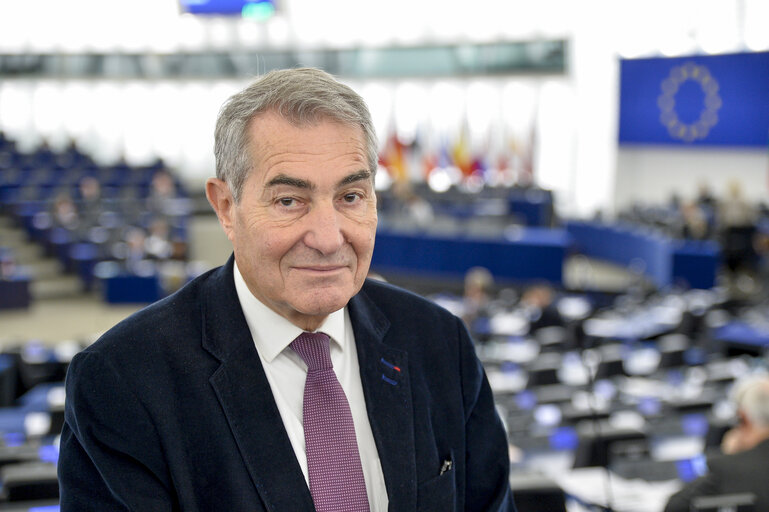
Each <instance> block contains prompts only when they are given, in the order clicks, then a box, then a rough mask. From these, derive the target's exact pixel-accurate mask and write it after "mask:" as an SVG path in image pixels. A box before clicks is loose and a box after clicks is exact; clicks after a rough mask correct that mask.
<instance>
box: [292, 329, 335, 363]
mask: <svg viewBox="0 0 769 512" xmlns="http://www.w3.org/2000/svg"><path fill="white" fill-rule="evenodd" d="M290 346H291V348H292V349H293V351H294V352H296V353H297V354H299V357H301V358H302V360H303V361H304V362H305V364H307V371H315V370H330V369H331V368H333V367H334V365H333V364H332V363H331V348H330V339H329V337H328V336H327V335H326V334H323V333H322V332H303V333H302V334H300V335H299V336H297V337H296V339H295V340H294V341H292V342H291V345H290Z"/></svg>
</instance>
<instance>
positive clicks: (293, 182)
mask: <svg viewBox="0 0 769 512" xmlns="http://www.w3.org/2000/svg"><path fill="white" fill-rule="evenodd" d="M249 132H250V133H249V141H250V144H251V146H250V148H251V154H252V155H254V157H253V164H254V165H253V168H252V170H251V172H250V174H249V176H248V177H247V179H246V181H245V183H244V186H243V190H242V194H241V198H240V203H238V204H237V205H236V204H234V203H232V204H231V205H230V206H229V208H228V209H229V211H230V212H231V214H230V215H229V218H230V221H229V226H228V225H226V222H225V221H224V219H222V223H223V225H224V228H225V231H226V232H227V235H228V237H229V239H230V241H231V242H232V244H233V247H234V251H235V260H236V261H237V263H238V267H239V269H240V271H241V273H242V275H243V278H244V279H245V281H246V284H247V285H248V287H249V289H250V290H251V292H252V293H253V294H254V295H255V296H256V297H257V298H258V299H259V300H260V301H261V302H263V303H264V304H266V305H267V306H268V307H270V308H271V309H273V310H274V311H276V312H277V313H279V314H280V315H282V316H283V317H285V318H287V319H288V320H290V321H292V322H293V323H294V324H295V325H298V326H300V327H302V328H303V329H309V330H314V329H315V328H317V326H318V325H320V323H321V322H322V321H323V319H324V318H325V317H326V316H327V315H328V314H330V313H332V312H334V311H336V310H338V309H341V308H342V307H344V306H345V305H346V304H347V302H348V301H349V300H350V298H351V297H352V296H353V295H355V294H356V293H357V292H358V290H360V288H361V286H362V285H363V281H364V279H365V278H366V274H367V273H368V268H369V264H370V262H371V254H372V252H373V250H374V237H375V233H376V224H377V212H376V196H375V194H374V189H373V179H372V178H373V177H372V175H371V172H370V170H368V164H367V158H366V146H365V143H364V140H363V132H362V130H361V129H360V128H358V127H355V126H348V125H343V124H339V123H335V122H330V121H322V122H320V123H318V124H317V125H314V126H304V127H296V126H293V125H292V124H290V123H289V122H287V121H285V120H283V119H282V118H281V117H279V116H278V115H276V114H273V113H267V114H263V115H261V116H259V117H258V118H257V119H256V120H255V122H252V123H251V126H250V128H249ZM221 218H222V215H221V214H220V219H221Z"/></svg>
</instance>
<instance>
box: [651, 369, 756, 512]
mask: <svg viewBox="0 0 769 512" xmlns="http://www.w3.org/2000/svg"><path fill="white" fill-rule="evenodd" d="M734 401H735V403H736V405H737V417H738V420H739V423H738V425H737V426H736V427H734V428H733V429H731V430H730V431H728V432H727V433H726V435H724V439H723V441H722V443H721V451H722V452H723V455H718V456H716V457H711V458H710V459H709V460H708V472H707V474H705V475H704V476H702V477H700V478H698V479H697V480H694V481H693V482H691V483H689V484H688V485H686V486H684V488H683V489H681V490H680V491H679V492H677V493H676V494H674V495H673V496H671V497H670V500H669V501H668V504H667V507H665V512H689V510H691V508H690V507H691V503H692V501H693V500H694V498H696V497H698V496H709V495H725V494H741V493H752V494H754V495H755V503H754V510H756V511H758V510H769V487H768V486H767V478H769V377H767V376H761V377H751V378H748V379H746V380H744V381H742V382H740V383H738V385H737V386H736V387H735V392H734Z"/></svg>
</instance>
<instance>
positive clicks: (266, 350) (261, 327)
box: [233, 262, 345, 363]
mask: <svg viewBox="0 0 769 512" xmlns="http://www.w3.org/2000/svg"><path fill="white" fill-rule="evenodd" d="M233 277H234V278H235V290H236V291H237V293H238V300H239V301H240V307H241V309H243V315H244V316H245V317H246V323H247V324H248V328H249V330H250V331H251V337H252V338H253V339H254V344H255V345H256V350H257V351H258V352H259V354H261V356H262V357H263V358H264V360H265V361H267V362H268V363H271V362H272V361H273V360H274V359H275V358H276V357H277V356H278V355H279V354H280V353H281V352H283V350H285V349H286V347H288V346H289V345H290V344H291V342H292V341H294V339H296V337H297V336H299V335H300V334H302V332H303V331H302V329H300V328H299V327H297V326H296V325H294V324H292V323H291V322H289V321H288V320H287V319H286V318H284V317H282V316H280V315H279V314H277V313H276V312H275V311H273V310H272V309H270V308H268V307H267V306H266V305H265V304H264V303H262V302H261V301H260V300H259V299H257V298H256V297H254V294H253V293H251V290H249V289H248V285H246V281H245V280H244V279H243V276H242V275H241V273H240V269H239V268H238V263H237V262H235V264H234V265H233ZM344 319H345V308H342V309H339V310H337V311H334V312H333V313H331V314H330V315H328V316H327V317H326V319H325V320H324V321H323V323H322V324H321V325H320V327H318V329H317V331H316V332H323V333H325V334H327V335H328V336H329V337H330V338H331V340H332V341H333V342H334V343H335V344H336V345H337V346H338V347H339V348H340V349H341V350H343V351H344V348H345V347H344V344H345V321H344Z"/></svg>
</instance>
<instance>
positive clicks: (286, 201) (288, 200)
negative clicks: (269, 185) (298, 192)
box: [278, 197, 296, 207]
mask: <svg viewBox="0 0 769 512" xmlns="http://www.w3.org/2000/svg"><path fill="white" fill-rule="evenodd" d="M295 202H296V201H295V200H294V198H292V197H282V198H280V199H279V200H278V203H280V205H281V206H286V207H289V206H294V203H295Z"/></svg>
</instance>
